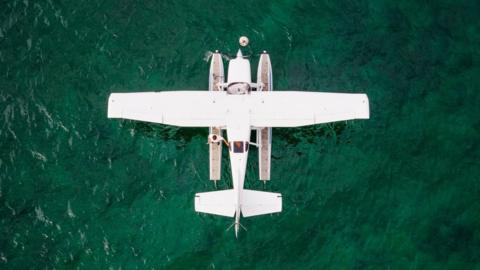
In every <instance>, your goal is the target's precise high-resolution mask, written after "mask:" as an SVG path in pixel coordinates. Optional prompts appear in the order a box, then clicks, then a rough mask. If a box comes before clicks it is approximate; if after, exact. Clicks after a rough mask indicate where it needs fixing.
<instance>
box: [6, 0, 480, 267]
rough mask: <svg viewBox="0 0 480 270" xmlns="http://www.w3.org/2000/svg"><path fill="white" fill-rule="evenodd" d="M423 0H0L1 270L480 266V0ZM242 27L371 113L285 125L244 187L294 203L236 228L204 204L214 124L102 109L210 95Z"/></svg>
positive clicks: (291, 85)
mask: <svg viewBox="0 0 480 270" xmlns="http://www.w3.org/2000/svg"><path fill="white" fill-rule="evenodd" d="M421 2H423V1H418V2H416V1H346V0H341V1H313V0H312V1H277V2H273V1H241V2H240V1H239V2H237V3H233V2H231V1H111V0H106V1H62V2H60V1H32V0H24V1H1V2H0V7H1V8H0V112H1V115H0V119H1V120H0V125H1V128H0V269H77V268H78V269H480V136H479V132H480V93H479V90H480V20H479V11H480V4H479V2H478V1H433V2H432V4H423V3H421ZM240 35H247V36H248V37H249V38H250V44H251V45H250V47H249V48H248V49H247V52H249V53H250V54H252V56H251V61H252V66H253V67H256V66H255V65H256V63H257V62H258V56H257V55H256V54H257V53H259V52H261V51H262V50H268V51H269V53H270V56H271V59H272V65H273V74H274V88H275V89H276V90H277V91H279V90H281V89H299V90H301V89H303V90H312V91H313V90H317V91H318V90H320V91H342V92H365V93H367V94H368V96H369V98H370V105H371V119H370V120H359V121H349V122H346V123H336V124H330V125H321V126H315V127H308V128H301V129H300V128H299V129H274V130H273V134H274V139H273V152H272V156H273V157H272V168H273V169H272V180H271V181H270V182H269V183H267V185H266V186H263V184H262V183H261V182H260V181H258V180H257V179H258V178H257V174H258V164H257V157H256V150H253V151H252V155H250V160H249V164H248V169H247V170H248V171H247V179H246V187H248V188H251V189H259V190H267V191H275V192H281V193H282V194H283V212H282V213H280V214H274V215H267V216H259V217H253V218H248V219H243V224H244V225H245V226H246V228H247V229H248V231H247V232H245V231H241V233H240V237H239V239H238V240H237V239H235V237H234V233H233V231H231V230H230V231H225V230H226V228H227V227H228V226H229V225H230V224H231V222H232V220H231V219H228V218H223V217H217V216H210V215H203V214H201V215H198V214H196V213H195V212H194V209H193V196H194V194H195V192H202V191H211V190H215V187H214V186H213V184H212V183H210V181H209V180H208V151H207V146H206V144H205V140H206V135H207V130H206V129H179V128H175V127H165V126H160V125H154V124H145V123H137V122H133V121H122V120H109V119H107V118H106V109H107V98H108V95H109V93H110V92H113V91H116V92H131V91H139V90H159V89H207V86H208V68H209V63H208V54H209V52H211V51H213V50H215V49H218V50H220V51H222V52H223V53H225V54H229V55H232V54H234V53H235V52H236V50H237V48H238V47H237V46H238V44H237V41H238V37H239V36H240ZM225 64H226V63H225ZM255 69H256V68H253V70H254V71H253V72H254V73H255V72H256V71H255ZM227 158H228V156H227V155H224V160H223V163H224V164H225V166H224V168H223V169H224V170H223V173H222V178H223V180H224V181H221V182H220V183H219V185H218V189H227V188H229V187H230V186H231V176H230V172H229V171H228V169H229V167H228V165H227V163H228V159H227Z"/></svg>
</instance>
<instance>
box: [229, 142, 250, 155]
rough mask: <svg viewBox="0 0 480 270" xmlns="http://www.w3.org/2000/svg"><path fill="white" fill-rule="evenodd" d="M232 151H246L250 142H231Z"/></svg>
mask: <svg viewBox="0 0 480 270" xmlns="http://www.w3.org/2000/svg"><path fill="white" fill-rule="evenodd" d="M230 151H233V153H245V152H247V151H248V142H243V141H234V142H230Z"/></svg>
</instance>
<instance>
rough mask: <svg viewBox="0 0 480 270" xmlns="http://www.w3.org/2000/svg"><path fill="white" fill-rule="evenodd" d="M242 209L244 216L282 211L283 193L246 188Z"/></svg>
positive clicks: (243, 193) (243, 192)
mask: <svg viewBox="0 0 480 270" xmlns="http://www.w3.org/2000/svg"><path fill="white" fill-rule="evenodd" d="M241 209H242V210H241V211H242V215H243V216H244V217H251V216H258V215H265V214H271V213H278V212H282V194H280V193H273V192H264V191H256V190H248V189H244V190H243V191H242V206H241Z"/></svg>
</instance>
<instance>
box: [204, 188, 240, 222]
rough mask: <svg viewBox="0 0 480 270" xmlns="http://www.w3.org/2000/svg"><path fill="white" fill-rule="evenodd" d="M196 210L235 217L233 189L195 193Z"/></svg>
mask: <svg viewBox="0 0 480 270" xmlns="http://www.w3.org/2000/svg"><path fill="white" fill-rule="evenodd" d="M195 211H197V212H202V213H207V214H214V215H220V216H227V217H233V216H234V215H235V194H234V193H233V189H229V190H222V191H212V192H203V193H197V194H195Z"/></svg>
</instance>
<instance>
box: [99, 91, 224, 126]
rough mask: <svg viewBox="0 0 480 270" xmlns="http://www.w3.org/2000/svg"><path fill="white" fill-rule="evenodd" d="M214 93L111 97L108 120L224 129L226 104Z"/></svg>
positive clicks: (129, 94)
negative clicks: (122, 119)
mask: <svg viewBox="0 0 480 270" xmlns="http://www.w3.org/2000/svg"><path fill="white" fill-rule="evenodd" d="M224 95H225V94H224V93H220V92H219V93H216V92H215V91H164V92H138V93H112V94H111V95H110V97H109V99H108V117H109V118H124V119H131V120H139V121H146V122H153V123H160V124H167V125H175V126H182V127H211V126H214V127H221V126H225V115H224V114H223V113H222V112H223V111H224V109H225V104H224V103H222V102H216V99H217V97H221V96H224Z"/></svg>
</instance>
